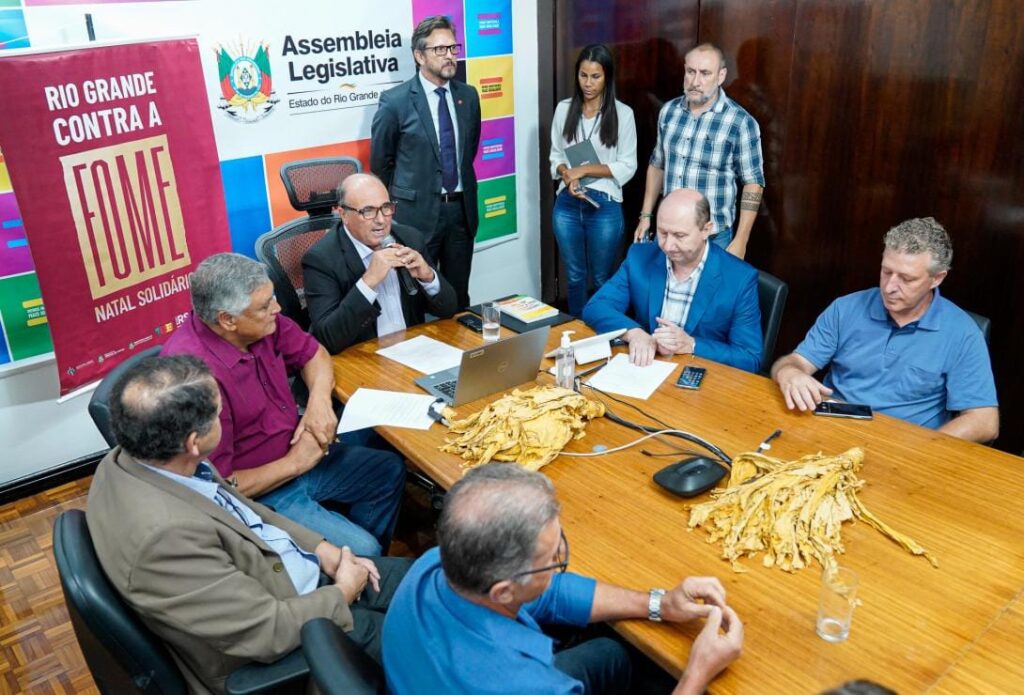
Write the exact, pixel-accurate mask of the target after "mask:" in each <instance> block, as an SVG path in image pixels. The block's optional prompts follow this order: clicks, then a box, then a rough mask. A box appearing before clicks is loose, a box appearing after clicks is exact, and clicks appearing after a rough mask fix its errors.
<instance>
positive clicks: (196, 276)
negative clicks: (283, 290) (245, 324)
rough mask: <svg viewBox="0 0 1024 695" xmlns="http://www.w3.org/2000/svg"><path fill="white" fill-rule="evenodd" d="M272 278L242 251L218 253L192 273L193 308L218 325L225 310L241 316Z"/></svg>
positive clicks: (198, 314)
mask: <svg viewBox="0 0 1024 695" xmlns="http://www.w3.org/2000/svg"><path fill="white" fill-rule="evenodd" d="M268 282H270V277H269V276H268V275H267V268H266V266H264V265H263V264H262V263H259V262H257V261H254V260H253V259H251V258H248V257H247V256H243V255H241V254H239V253H215V254H214V255H212V256H209V257H208V258H206V260H204V261H203V262H202V263H200V264H199V265H198V266H196V269H195V270H194V271H192V274H191V275H190V276H189V285H190V287H191V289H192V310H193V311H195V312H196V316H198V317H199V319H200V320H201V321H202V322H203V323H207V324H210V325H216V323H217V314H218V313H220V312H221V311H224V312H226V313H228V314H231V315H232V316H238V315H239V314H241V313H242V312H243V311H245V310H246V309H247V308H248V307H249V304H250V303H251V302H252V296H251V295H252V293H253V292H254V291H255V290H256V288H258V287H259V286H260V285H264V284H266V283H268Z"/></svg>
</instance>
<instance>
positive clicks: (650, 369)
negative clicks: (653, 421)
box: [587, 353, 678, 400]
mask: <svg viewBox="0 0 1024 695" xmlns="http://www.w3.org/2000/svg"><path fill="white" fill-rule="evenodd" d="M677 366H678V365H676V364H675V363H673V362H662V361H661V360H654V362H652V363H651V364H650V365H649V366H647V367H637V366H634V365H632V364H630V363H629V355H626V354H623V353H619V354H618V355H616V356H615V357H613V358H612V361H611V362H609V363H608V366H607V367H603V368H602V369H601V371H599V372H598V373H597V374H595V375H594V376H593V377H591V378H590V379H589V380H588V381H587V383H588V384H590V385H591V386H593V387H594V388H597V389H601V390H602V391H608V392H609V393H617V394H619V395H620V396H630V397H632V398H642V399H644V400H647V399H648V398H650V397H651V394H652V393H654V392H655V391H656V390H657V388H658V387H659V386H661V382H663V381H665V379H666V378H668V375H669V374H671V373H672V370H674V369H675V368H676V367H677Z"/></svg>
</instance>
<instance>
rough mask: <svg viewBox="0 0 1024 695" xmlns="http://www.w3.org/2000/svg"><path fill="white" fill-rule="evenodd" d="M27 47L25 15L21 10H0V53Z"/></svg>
mask: <svg viewBox="0 0 1024 695" xmlns="http://www.w3.org/2000/svg"><path fill="white" fill-rule="evenodd" d="M28 47H29V43H28V29H26V28H25V13H23V12H22V11H21V10H0V51H2V50H6V49H9V48H28Z"/></svg>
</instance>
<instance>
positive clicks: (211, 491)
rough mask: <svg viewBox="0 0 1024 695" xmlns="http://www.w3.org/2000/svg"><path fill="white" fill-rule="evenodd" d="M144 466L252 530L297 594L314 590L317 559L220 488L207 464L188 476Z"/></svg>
mask: <svg viewBox="0 0 1024 695" xmlns="http://www.w3.org/2000/svg"><path fill="white" fill-rule="evenodd" d="M144 465H145V464H144ZM146 468H148V469H149V470H151V471H156V472H157V473H159V474H160V475H162V476H164V477H165V478H168V479H170V480H173V481H174V482H176V483H178V484H179V485H184V486H185V487H187V488H188V489H190V490H192V491H194V492H197V493H199V494H200V495H202V496H203V497H205V498H206V499H208V500H210V501H211V502H213V503H214V504H216V505H217V506H218V507H221V508H222V509H225V510H226V511H227V512H228V513H229V514H231V516H233V517H235V518H236V519H238V520H239V521H241V522H242V523H243V524H245V525H246V526H248V527H249V528H250V529H252V532H253V533H255V534H256V535H257V536H259V537H260V539H261V540H262V541H263V542H264V543H266V544H267V545H268V546H270V549H271V550H273V551H274V552H275V553H277V555H278V557H280V558H281V563H282V564H283V565H284V569H285V571H286V572H288V577H289V578H290V579H291V580H292V584H293V585H295V591H296V592H298V594H299V596H302V595H303V594H308V593H309V592H311V591H313V590H314V589H316V587H317V583H318V582H319V580H320V558H318V557H317V556H316V555H315V554H313V553H307V552H306V551H305V550H303V549H302V548H300V547H299V546H298V544H296V543H295V541H293V540H292V537H291V536H289V535H288V533H287V532H286V531H284V530H282V529H279V528H278V527H277V526H274V525H273V524H268V523H267V522H265V521H263V519H261V518H260V515H259V514H257V513H256V512H254V511H253V510H252V509H250V508H249V507H248V506H247V505H244V504H242V503H241V502H239V501H238V500H236V499H235V498H234V497H232V496H231V495H230V494H228V493H227V492H226V491H225V490H223V489H222V488H221V487H220V485H218V484H217V482H216V481H215V480H214V479H213V470H212V468H211V466H210V464H208V463H206V462H205V461H202V462H200V464H199V466H198V467H197V468H196V472H195V475H193V476H192V477H191V478H187V477H185V476H183V475H178V474H177V473H174V472H172V471H169V470H166V469H164V468H159V467H157V466H146Z"/></svg>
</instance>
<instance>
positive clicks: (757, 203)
mask: <svg viewBox="0 0 1024 695" xmlns="http://www.w3.org/2000/svg"><path fill="white" fill-rule="evenodd" d="M759 207H761V192H760V191H745V192H744V193H743V195H742V196H740V210H750V211H751V212H757V209H758V208H759Z"/></svg>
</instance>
